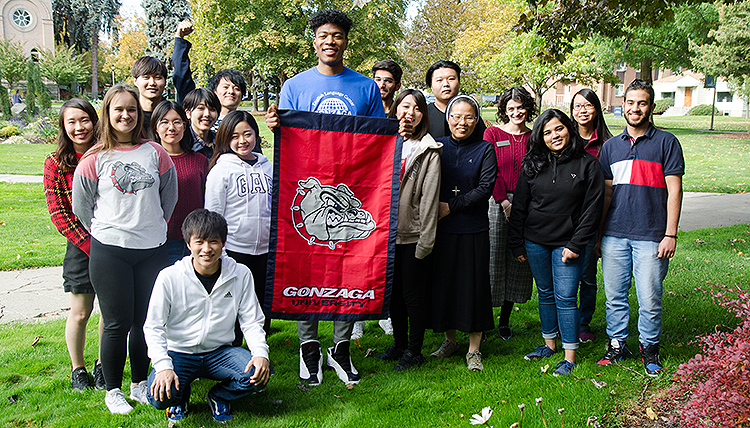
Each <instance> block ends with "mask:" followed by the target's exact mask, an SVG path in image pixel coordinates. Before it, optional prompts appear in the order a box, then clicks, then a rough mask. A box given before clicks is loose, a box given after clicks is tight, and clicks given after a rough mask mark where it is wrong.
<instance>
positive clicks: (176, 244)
mask: <svg viewBox="0 0 750 428" xmlns="http://www.w3.org/2000/svg"><path fill="white" fill-rule="evenodd" d="M167 249H168V250H169V265H170V266H171V265H173V264H174V262H176V261H177V260H181V259H182V258H183V257H185V256H187V255H190V249H189V248H188V247H187V244H186V243H185V241H183V240H182V239H170V240H168V241H167Z"/></svg>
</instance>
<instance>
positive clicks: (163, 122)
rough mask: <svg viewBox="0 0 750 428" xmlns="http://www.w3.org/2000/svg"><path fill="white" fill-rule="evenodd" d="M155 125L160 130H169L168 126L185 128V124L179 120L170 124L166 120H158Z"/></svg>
mask: <svg viewBox="0 0 750 428" xmlns="http://www.w3.org/2000/svg"><path fill="white" fill-rule="evenodd" d="M156 125H157V126H158V127H160V128H169V125H172V126H174V127H175V128H182V127H183V126H185V122H183V121H182V120H180V119H177V120H173V121H171V122H170V121H168V120H160V121H159V123H157V124H156Z"/></svg>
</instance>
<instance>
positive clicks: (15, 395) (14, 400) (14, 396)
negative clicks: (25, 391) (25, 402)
mask: <svg viewBox="0 0 750 428" xmlns="http://www.w3.org/2000/svg"><path fill="white" fill-rule="evenodd" d="M7 398H8V401H10V404H16V401H18V394H13V395H11V396H10V397H7Z"/></svg>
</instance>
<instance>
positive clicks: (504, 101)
mask: <svg viewBox="0 0 750 428" xmlns="http://www.w3.org/2000/svg"><path fill="white" fill-rule="evenodd" d="M510 100H513V101H516V102H519V103H521V107H522V108H524V109H525V110H526V122H531V121H532V120H534V116H536V103H535V102H534V97H532V96H531V94H530V93H529V91H527V90H526V88H524V87H523V86H514V87H512V88H510V89H506V90H505V92H503V94H502V95H501V96H500V102H498V103H497V118H498V119H500V120H502V121H503V123H508V122H509V121H510V118H509V117H508V115H507V114H506V113H505V109H506V108H507V107H508V101H510Z"/></svg>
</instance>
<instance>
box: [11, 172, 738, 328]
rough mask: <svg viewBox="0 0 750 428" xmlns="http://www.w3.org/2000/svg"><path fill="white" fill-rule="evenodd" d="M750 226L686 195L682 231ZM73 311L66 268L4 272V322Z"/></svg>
mask: <svg viewBox="0 0 750 428" xmlns="http://www.w3.org/2000/svg"><path fill="white" fill-rule="evenodd" d="M40 178H41V177H40ZM0 180H2V176H0ZM747 223H750V193H740V194H732V195H729V194H723V193H687V192H686V193H685V197H684V200H683V206H682V218H681V219H680V230H684V231H687V230H695V229H702V228H705V227H724V226H731V225H735V224H747ZM678 250H679V247H678ZM69 309H70V296H69V295H68V294H67V293H65V292H64V291H63V289H62V267H60V266H57V267H50V268H40V269H26V270H20V271H7V272H0V323H7V322H11V321H40V320H47V319H55V318H60V317H63V316H67V311H68V310H69Z"/></svg>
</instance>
